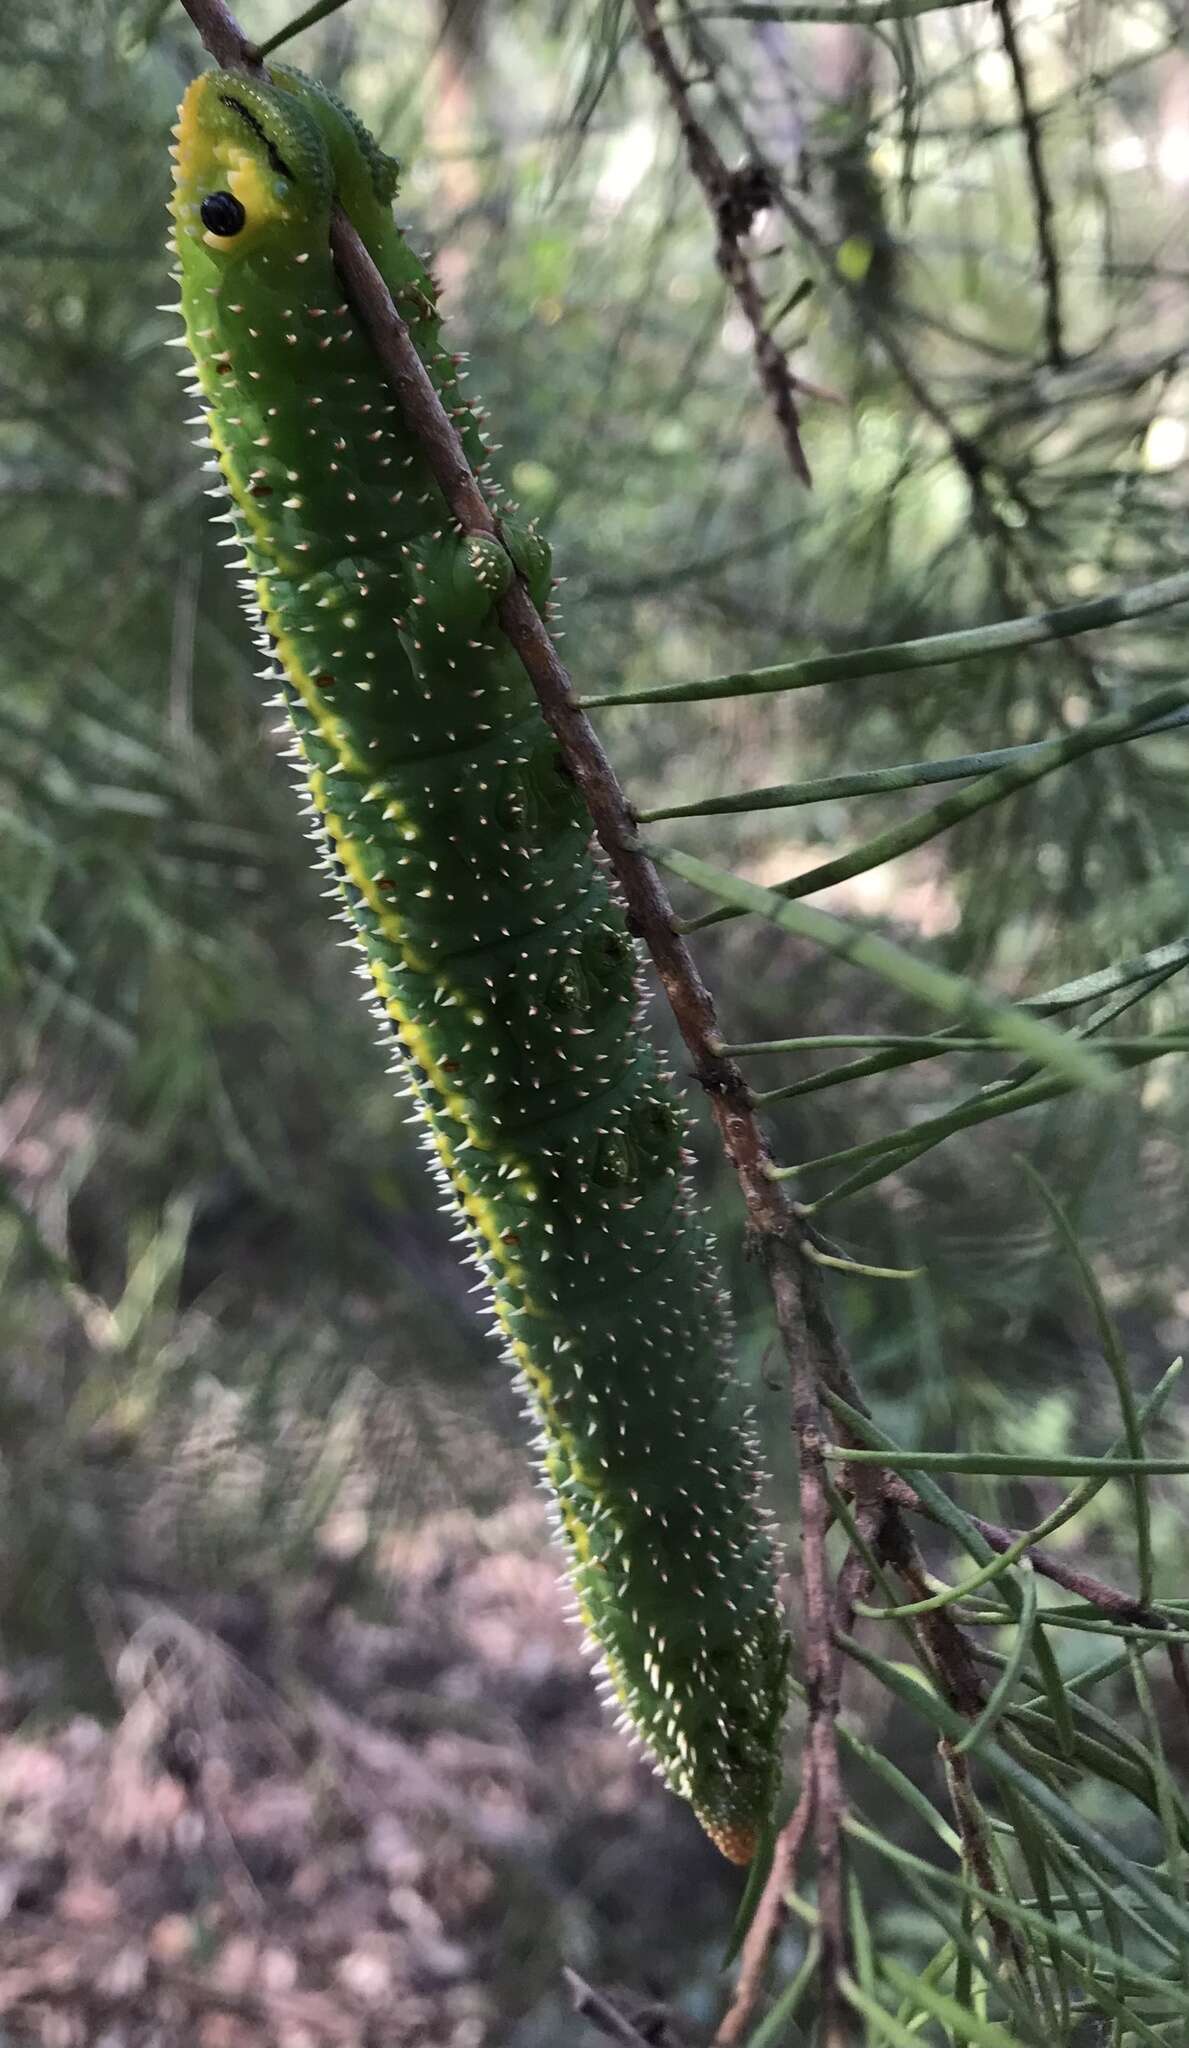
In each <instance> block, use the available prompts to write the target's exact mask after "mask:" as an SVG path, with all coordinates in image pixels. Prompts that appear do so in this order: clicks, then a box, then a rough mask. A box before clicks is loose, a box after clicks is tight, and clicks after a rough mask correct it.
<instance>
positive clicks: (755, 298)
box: [633, 0, 811, 484]
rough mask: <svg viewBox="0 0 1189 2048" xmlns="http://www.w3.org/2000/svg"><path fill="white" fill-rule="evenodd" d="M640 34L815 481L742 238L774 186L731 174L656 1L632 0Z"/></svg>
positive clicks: (776, 395) (766, 381)
mask: <svg viewBox="0 0 1189 2048" xmlns="http://www.w3.org/2000/svg"><path fill="white" fill-rule="evenodd" d="M633 4H634V6H635V10H636V19H637V21H638V22H639V24H640V34H641V36H642V37H643V40H644V47H645V49H646V50H647V52H648V56H649V59H650V60H651V63H652V67H653V70H654V71H655V72H656V75H657V77H658V78H659V79H660V81H661V84H662V85H663V86H664V88H665V91H666V92H667V93H668V95H669V100H670V103H671V105H672V107H673V111H674V113H675V114H676V116H677V121H678V125H679V127H680V129H681V133H682V136H683V138H684V140H685V148H686V154H687V156H688V157H689V164H690V169H691V170H692V172H693V174H694V176H695V178H696V179H697V181H698V183H699V185H700V186H701V187H702V190H703V192H704V193H705V195H706V204H707V206H708V207H709V209H710V214H711V218H712V219H713V221H714V224H715V234H716V239H715V248H714V260H715V262H716V263H717V265H718V267H719V270H720V271H721V273H722V275H723V277H724V279H725V280H726V284H727V288H728V290H729V291H730V292H731V293H732V294H733V296H734V298H735V301H736V304H737V305H738V307H739V310H740V312H741V313H742V315H743V317H744V319H745V320H746V322H747V324H748V326H749V328H750V329H751V339H752V349H753V351H754V354H755V361H756V369H757V371H758V372H759V378H760V383H761V384H762V386H763V388H764V391H765V393H766V394H767V398H768V403H769V405H770V406H771V408H772V412H773V416H774V417H775V420H776V424H777V426H778V428H779V429H780V437H781V440H782V441H783V442H784V448H785V453H786V455H787V456H788V459H789V462H790V463H791V464H792V468H793V473H794V475H795V476H797V477H798V478H799V479H800V481H801V482H802V483H803V484H808V483H810V482H811V478H810V474H809V464H808V463H807V461H806V460H805V451H804V449H803V448H802V446H801V430H800V421H799V419H798V416H797V401H796V397H795V393H796V391H797V390H798V389H802V388H804V387H802V386H801V385H800V384H799V381H798V379H797V378H796V377H794V375H793V373H792V371H791V370H790V369H789V366H788V359H787V357H786V356H785V353H784V350H783V349H782V348H781V347H780V346H779V344H778V343H777V342H776V341H775V340H774V339H773V336H772V333H771V330H770V329H769V326H768V322H767V320H766V318H765V312H764V294H763V293H762V292H761V290H760V287H759V285H758V284H757V283H756V278H755V272H754V270H753V269H752V266H751V264H750V262H749V261H748V259H747V257H746V256H745V255H744V253H743V248H742V242H743V238H744V236H745V235H747V234H748V232H749V231H750V229H751V226H752V223H753V221H754V220H755V217H756V215H757V214H759V213H762V212H764V211H765V209H766V208H767V207H769V206H771V205H772V204H773V201H774V198H775V191H774V188H773V187H772V185H771V180H770V178H769V176H768V174H767V172H766V170H764V169H763V168H762V167H761V166H760V165H758V164H745V165H744V166H743V167H742V168H741V169H739V170H736V171H732V170H730V169H728V167H727V164H726V162H725V160H724V158H723V157H722V155H721V153H720V151H719V149H718V147H717V145H716V144H715V142H714V141H713V140H712V138H711V136H710V135H709V134H708V132H707V130H706V129H705V128H704V127H703V126H702V123H701V122H700V121H699V120H698V118H697V115H696V114H695V113H694V110H693V107H692V106H691V104H690V97H689V90H688V88H687V86H686V82H685V79H684V78H683V77H682V74H681V68H680V66H679V64H678V63H677V60H676V58H675V57H674V55H673V50H672V47H671V45H670V43H669V39H668V37H667V36H666V34H665V31H664V29H663V28H662V27H661V25H660V21H659V19H658V17H657V11H656V7H655V6H654V4H653V0H633Z"/></svg>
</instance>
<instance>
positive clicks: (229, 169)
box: [173, 72, 301, 256]
mask: <svg viewBox="0 0 1189 2048" xmlns="http://www.w3.org/2000/svg"><path fill="white" fill-rule="evenodd" d="M233 119H234V117H233ZM176 132H177V138H178V146H177V156H176V169H175V174H174V200H173V212H174V217H175V219H176V221H177V224H178V228H179V230H180V231H181V232H182V233H183V234H186V235H189V236H191V237H192V238H193V239H194V240H195V241H200V242H202V243H203V244H204V245H205V247H206V248H208V249H212V250H215V251H217V252H218V253H219V254H221V255H223V254H225V255H235V256H244V255H247V254H249V253H250V251H251V250H252V249H253V247H254V246H255V245H256V243H257V242H258V241H259V240H260V238H261V236H262V235H263V234H264V233H266V231H267V230H269V229H270V228H277V227H282V228H283V227H287V226H289V225H290V224H291V223H295V222H297V221H298V220H299V219H300V217H301V216H300V200H299V199H298V196H297V194H296V192H295V190H294V187H293V185H292V184H291V183H290V181H289V180H288V179H286V178H283V177H281V176H280V175H279V174H278V172H277V170H276V168H275V166H274V165H273V164H272V163H270V161H269V156H268V145H267V142H266V141H265V140H264V138H263V137H260V138H257V137H255V136H254V135H253V134H252V132H251V130H250V128H249V127H248V125H247V123H246V122H236V125H235V126H234V127H233V126H231V125H229V122H228V114H227V109H226V107H225V105H224V103H223V101H222V100H221V98H220V94H219V89H218V79H217V75H216V74H213V73H211V72H206V73H204V74H203V75H202V76H201V77H199V78H196V79H195V80H194V82H193V84H192V85H191V86H189V88H188V89H187V92H186V96H185V98H184V99H183V101H182V105H181V111H180V116H179V121H178V127H177V131H176ZM215 192H230V193H231V195H232V197H233V198H234V199H238V201H239V203H240V205H241V206H242V207H243V209H244V221H243V226H242V227H241V228H239V229H238V230H237V231H236V233H235V234H234V235H216V234H212V232H211V230H210V229H209V228H207V227H206V226H205V225H204V224H203V219H202V212H201V208H202V202H203V200H204V199H206V198H208V197H209V196H210V195H211V194H212V193H215Z"/></svg>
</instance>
